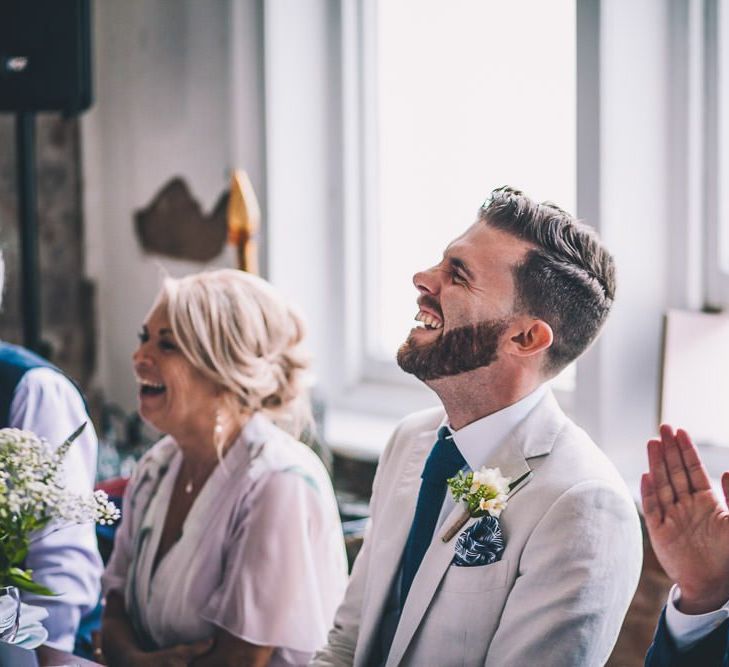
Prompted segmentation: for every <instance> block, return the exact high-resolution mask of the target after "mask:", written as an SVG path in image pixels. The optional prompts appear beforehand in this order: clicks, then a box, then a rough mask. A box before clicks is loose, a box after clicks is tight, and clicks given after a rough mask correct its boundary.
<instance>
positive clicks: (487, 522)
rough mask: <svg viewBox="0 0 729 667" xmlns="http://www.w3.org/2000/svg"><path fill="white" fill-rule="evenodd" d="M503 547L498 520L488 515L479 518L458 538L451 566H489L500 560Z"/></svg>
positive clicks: (502, 537)
mask: <svg viewBox="0 0 729 667" xmlns="http://www.w3.org/2000/svg"><path fill="white" fill-rule="evenodd" d="M504 546H505V545H504V536H503V535H502V533H501V526H500V525H499V520H498V519H497V518H496V517H493V516H490V515H488V516H484V517H481V519H480V520H479V521H477V522H476V523H474V524H473V525H472V526H471V527H470V528H468V529H467V530H464V531H463V532H462V533H461V534H460V535H459V536H458V540H457V541H456V555H455V556H453V561H452V564H453V565H457V566H459V567H474V566H477V565H491V563H495V562H496V561H498V560H501V554H503V553H504Z"/></svg>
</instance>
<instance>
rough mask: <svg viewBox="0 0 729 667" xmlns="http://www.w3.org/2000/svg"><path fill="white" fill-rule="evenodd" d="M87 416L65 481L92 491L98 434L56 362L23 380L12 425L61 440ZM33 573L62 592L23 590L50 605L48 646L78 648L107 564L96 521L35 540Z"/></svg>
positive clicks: (30, 601)
mask: <svg viewBox="0 0 729 667" xmlns="http://www.w3.org/2000/svg"><path fill="white" fill-rule="evenodd" d="M83 422H87V423H86V428H85V429H84V431H83V433H82V434H81V435H80V436H79V437H78V438H77V439H76V440H75V441H74V443H73V444H72V445H71V448H70V449H69V451H68V454H67V455H66V459H65V465H64V474H65V481H66V487H67V488H68V489H69V490H71V491H73V492H75V493H83V494H87V493H90V492H91V491H92V490H93V486H94V479H95V477H96V454H97V445H98V443H97V440H96V433H95V432H94V427H93V425H92V424H91V419H90V418H89V415H88V413H87V412H86V406H85V405H84V402H83V399H82V398H81V395H80V394H79V392H78V389H76V387H74V385H73V384H72V383H71V382H70V381H69V380H68V378H66V377H65V376H64V375H62V374H61V373H59V372H58V371H55V370H53V369H51V368H34V369H32V370H30V371H28V372H27V373H26V374H25V375H24V376H23V378H22V379H21V380H20V382H19V383H18V386H17V387H16V388H15V393H14V394H13V400H12V403H11V405H10V415H9V423H8V426H10V427H13V428H20V429H25V430H28V431H33V432H34V433H36V434H37V435H39V436H41V437H43V438H45V439H46V440H48V442H49V443H50V444H51V445H55V446H59V445H61V444H62V443H63V442H64V440H66V438H67V437H68V436H69V435H71V434H72V433H73V432H74V431H75V430H76V429H77V428H78V427H79V426H80V425H81V424H82V423H83ZM25 564H26V567H27V568H29V569H31V570H33V578H34V579H35V580H36V581H37V582H38V583H40V584H43V585H44V586H46V587H47V588H50V589H51V590H52V591H54V592H55V593H57V594H58V595H57V596H55V597H52V598H51V597H45V596H39V595H31V594H30V593H22V599H23V601H24V602H27V603H28V604H34V605H37V606H41V607H45V608H46V609H47V610H48V618H47V619H46V620H45V621H43V625H44V626H45V628H46V629H47V630H48V641H47V642H46V643H47V644H48V645H49V646H52V647H54V648H57V649H60V650H63V651H71V650H73V645H74V638H75V635H76V631H77V629H78V624H79V621H80V619H81V617H82V616H83V615H84V614H85V613H86V612H88V611H90V610H91V609H93V608H94V607H95V606H96V604H97V602H98V600H99V593H100V588H101V584H100V578H101V572H102V569H103V566H102V562H101V557H100V556H99V551H98V548H97V546H96V533H95V529H94V526H93V524H84V525H73V526H69V527H65V528H62V529H60V530H58V531H56V532H52V533H50V534H48V535H46V536H45V537H41V538H40V539H37V540H36V541H34V542H32V543H31V547H30V552H29V553H28V557H27V558H26V561H25Z"/></svg>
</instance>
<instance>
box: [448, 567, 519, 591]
mask: <svg viewBox="0 0 729 667" xmlns="http://www.w3.org/2000/svg"><path fill="white" fill-rule="evenodd" d="M508 576H509V561H508V560H500V561H497V562H496V563H491V565H476V566H474V567H458V566H457V565H450V566H449V567H448V570H447V571H446V573H445V576H444V577H443V580H442V581H441V584H440V591H441V592H442V593H461V594H462V593H482V592H484V591H491V590H494V589H497V588H503V587H504V586H506V582H507V580H508Z"/></svg>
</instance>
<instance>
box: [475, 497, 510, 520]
mask: <svg viewBox="0 0 729 667" xmlns="http://www.w3.org/2000/svg"><path fill="white" fill-rule="evenodd" d="M507 500H508V496H507V495H506V494H504V493H500V494H499V495H498V496H496V498H490V499H489V500H486V498H481V502H480V503H479V504H478V506H479V507H480V508H481V509H482V510H483V511H484V512H488V513H489V514H490V515H491V516H494V517H496V518H497V519H498V517H499V515H500V514H501V512H503V511H504V510H505V509H506V502H507Z"/></svg>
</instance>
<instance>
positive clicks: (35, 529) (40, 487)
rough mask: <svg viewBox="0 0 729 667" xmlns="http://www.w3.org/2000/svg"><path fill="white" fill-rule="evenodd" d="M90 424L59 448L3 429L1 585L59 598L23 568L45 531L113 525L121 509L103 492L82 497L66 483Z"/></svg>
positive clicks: (0, 434)
mask: <svg viewBox="0 0 729 667" xmlns="http://www.w3.org/2000/svg"><path fill="white" fill-rule="evenodd" d="M84 426H85V424H83V425H82V426H81V427H80V428H79V429H78V430H77V431H76V432H75V433H74V434H73V435H72V436H70V437H69V438H68V440H66V442H64V443H63V444H62V445H61V446H60V447H59V448H58V449H57V450H55V451H54V450H53V448H52V447H51V446H50V445H49V444H48V443H47V442H46V441H45V440H43V439H42V438H39V437H38V436H37V435H35V433H31V432H30V431H21V430H19V429H15V428H3V429H0V586H16V587H17V588H20V589H22V590H25V591H29V592H31V593H37V594H40V595H54V593H53V591H51V590H49V589H48V588H46V587H45V586H41V585H40V584H38V583H36V582H35V581H33V577H32V574H33V573H32V572H31V571H30V570H25V569H23V567H22V565H23V562H24V561H25V558H26V556H27V555H28V548H29V547H30V544H31V542H32V541H33V540H34V539H37V538H38V537H40V536H42V535H43V532H42V531H43V529H45V528H48V529H49V530H51V531H52V530H59V529H61V528H63V527H64V525H68V524H74V523H86V522H89V521H98V522H99V523H102V524H106V523H111V522H113V521H115V520H116V519H118V518H119V515H120V514H119V510H118V509H117V508H116V506H115V505H114V503H112V502H110V501H109V498H108V496H107V495H106V493H104V492H103V491H96V492H95V493H94V494H89V495H80V494H77V493H72V492H70V491H68V490H67V489H66V488H65V486H64V482H63V476H62V466H63V459H64V457H65V456H66V452H68V448H69V447H70V446H71V443H72V442H73V440H75V439H76V438H77V437H78V436H79V434H80V433H81V431H82V430H83V428H84Z"/></svg>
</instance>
